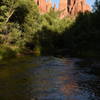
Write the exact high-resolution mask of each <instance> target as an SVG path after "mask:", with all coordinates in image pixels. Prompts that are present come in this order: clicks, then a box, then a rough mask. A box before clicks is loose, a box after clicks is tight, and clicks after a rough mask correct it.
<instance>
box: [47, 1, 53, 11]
mask: <svg viewBox="0 0 100 100" xmlns="http://www.w3.org/2000/svg"><path fill="white" fill-rule="evenodd" d="M51 8H52V2H51V0H48V1H47V4H46V11H47V12H49V11H50V9H51Z"/></svg>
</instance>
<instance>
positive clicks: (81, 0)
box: [68, 0, 90, 16]
mask: <svg viewBox="0 0 100 100" xmlns="http://www.w3.org/2000/svg"><path fill="white" fill-rule="evenodd" d="M86 11H90V6H89V5H88V4H87V3H86V0H68V12H69V14H70V15H72V16H75V15H77V14H78V13H79V12H86Z"/></svg>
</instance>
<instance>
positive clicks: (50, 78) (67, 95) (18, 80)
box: [0, 57, 100, 100]
mask: <svg viewBox="0 0 100 100" xmlns="http://www.w3.org/2000/svg"><path fill="white" fill-rule="evenodd" d="M75 62H76V60H75V59H69V58H55V57H36V58H34V57H27V58H24V57H23V58H16V59H13V60H8V61H5V62H1V63H0V100H100V86H99V84H100V81H99V80H100V77H98V76H96V75H95V74H91V73H87V70H90V69H91V68H89V67H88V68H87V67H84V68H83V67H82V68H81V67H79V66H78V64H75Z"/></svg>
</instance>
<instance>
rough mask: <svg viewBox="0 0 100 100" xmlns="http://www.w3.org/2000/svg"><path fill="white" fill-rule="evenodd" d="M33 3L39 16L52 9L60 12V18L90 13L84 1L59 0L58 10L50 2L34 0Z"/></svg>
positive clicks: (48, 0) (47, 0)
mask: <svg viewBox="0 0 100 100" xmlns="http://www.w3.org/2000/svg"><path fill="white" fill-rule="evenodd" d="M35 2H36V4H37V5H38V7H39V11H40V13H41V14H44V13H47V12H49V11H50V9H51V8H53V9H54V10H55V11H59V12H60V18H64V17H66V16H76V15H77V14H78V13H79V12H83V13H84V12H86V11H91V8H90V6H89V5H88V4H87V2H86V0H60V2H59V7H58V8H56V5H55V4H54V6H53V4H52V2H51V0H35Z"/></svg>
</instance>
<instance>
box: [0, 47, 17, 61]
mask: <svg viewBox="0 0 100 100" xmlns="http://www.w3.org/2000/svg"><path fill="white" fill-rule="evenodd" d="M15 55H16V53H15V52H14V51H13V50H12V49H11V48H10V47H4V46H2V47H0V60H1V59H6V58H11V57H14V56H15Z"/></svg>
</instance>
